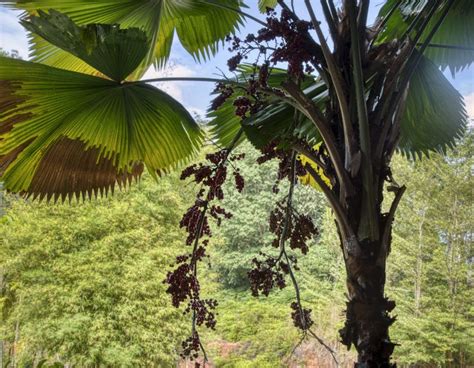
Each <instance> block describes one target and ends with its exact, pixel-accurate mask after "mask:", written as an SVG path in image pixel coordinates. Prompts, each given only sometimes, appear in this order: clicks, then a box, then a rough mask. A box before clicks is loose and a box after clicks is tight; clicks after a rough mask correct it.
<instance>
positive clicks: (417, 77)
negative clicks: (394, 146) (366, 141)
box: [399, 57, 468, 156]
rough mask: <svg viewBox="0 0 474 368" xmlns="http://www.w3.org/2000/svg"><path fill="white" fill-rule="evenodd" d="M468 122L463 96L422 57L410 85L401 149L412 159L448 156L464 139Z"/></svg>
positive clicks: (404, 115)
mask: <svg viewBox="0 0 474 368" xmlns="http://www.w3.org/2000/svg"><path fill="white" fill-rule="evenodd" d="M467 119H468V117H467V113H466V108H465V105H464V101H463V97H462V95H461V94H460V93H459V92H458V91H457V90H456V89H455V88H454V87H453V86H452V85H451V83H450V82H449V81H448V80H447V79H446V77H445V76H444V75H443V73H442V72H441V71H440V70H439V69H438V68H437V66H436V65H435V64H434V63H433V62H432V61H430V60H429V59H428V58H426V57H422V58H421V61H420V63H419V64H418V66H417V69H416V72H415V74H414V76H413V77H412V79H411V81H410V86H409V90H408V95H407V101H406V108H405V112H404V114H403V117H402V121H401V135H400V143H399V149H400V150H401V151H402V152H403V153H405V154H407V155H409V156H410V155H411V156H415V155H418V156H421V154H429V152H430V151H438V152H445V151H446V149H447V148H449V147H452V146H454V144H455V141H456V139H458V138H460V137H461V136H462V134H463V132H464V130H465V128H466V124H467Z"/></svg>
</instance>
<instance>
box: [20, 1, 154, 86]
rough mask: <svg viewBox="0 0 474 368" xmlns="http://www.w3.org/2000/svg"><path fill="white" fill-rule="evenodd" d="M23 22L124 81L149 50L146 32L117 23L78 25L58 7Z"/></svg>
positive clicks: (102, 71) (104, 71) (56, 43)
mask: <svg viewBox="0 0 474 368" xmlns="http://www.w3.org/2000/svg"><path fill="white" fill-rule="evenodd" d="M21 24H22V25H23V26H24V27H25V28H26V29H28V30H29V31H31V32H33V33H36V34H37V35H39V36H41V37H42V38H43V39H45V40H47V41H48V42H50V43H51V44H53V45H55V46H57V47H59V48H61V49H62V50H64V51H67V52H68V53H70V54H72V55H74V56H76V57H77V58H79V59H81V60H83V61H84V62H86V63H87V64H88V65H90V66H92V67H94V68H95V69H96V70H97V71H99V72H101V73H103V74H104V75H106V76H108V77H109V78H111V79H113V80H115V81H117V82H121V81H123V80H125V79H126V78H127V77H128V76H129V75H130V74H131V73H132V72H133V71H134V70H135V69H136V68H137V67H138V66H139V65H140V63H141V62H142V60H143V59H144V58H145V56H146V54H147V50H148V42H147V36H146V34H145V33H144V32H143V31H141V30H139V29H137V28H130V29H120V28H119V27H118V26H117V25H106V24H89V25H86V26H83V27H79V26H77V25H76V24H75V23H74V22H73V21H72V20H71V19H70V18H69V17H68V16H66V15H64V14H62V13H59V12H57V11H55V10H52V9H51V10H50V11H49V14H48V13H45V12H43V11H41V10H40V11H39V12H38V16H32V17H30V18H29V21H26V20H23V21H22V22H21Z"/></svg>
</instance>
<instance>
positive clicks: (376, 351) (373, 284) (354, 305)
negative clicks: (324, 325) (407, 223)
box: [339, 242, 395, 368]
mask: <svg viewBox="0 0 474 368" xmlns="http://www.w3.org/2000/svg"><path fill="white" fill-rule="evenodd" d="M381 249H383V247H382V246H381V242H375V243H372V244H362V245H361V251H360V253H359V254H357V255H354V254H352V255H351V254H349V255H348V257H347V259H346V270H347V291H348V294H347V295H348V302H347V309H346V322H345V326H344V328H343V329H341V330H340V331H339V332H340V336H341V338H342V342H343V343H344V344H345V345H346V346H347V347H348V348H350V347H351V345H354V347H355V348H356V350H357V352H358V361H357V363H356V364H355V367H357V368H376V367H377V368H379V367H380V368H392V367H395V365H394V364H392V363H390V357H391V356H392V353H393V350H394V348H395V344H394V343H392V342H391V341H390V336H389V327H390V325H392V323H393V322H394V321H395V318H392V317H390V315H389V313H390V312H391V311H392V310H393V309H394V308H395V302H393V301H391V300H389V299H388V298H386V297H385V293H384V290H385V257H382V258H383V263H381V262H380V258H379V254H378V253H379V251H380V250H381Z"/></svg>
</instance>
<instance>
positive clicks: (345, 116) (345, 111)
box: [305, 0, 354, 170]
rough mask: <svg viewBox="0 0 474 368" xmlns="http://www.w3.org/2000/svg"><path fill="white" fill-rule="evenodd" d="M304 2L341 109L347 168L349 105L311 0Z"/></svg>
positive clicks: (349, 157) (350, 134)
mask: <svg viewBox="0 0 474 368" xmlns="http://www.w3.org/2000/svg"><path fill="white" fill-rule="evenodd" d="M305 4H306V8H307V9H308V12H309V15H310V17H311V22H312V23H313V27H314V29H315V31H316V34H317V35H318V39H319V43H320V44H321V49H322V51H323V55H324V59H325V60H326V63H327V66H328V72H329V76H330V77H331V80H332V84H333V86H334V89H335V91H336V96H337V99H338V102H339V108H340V110H341V115H342V125H343V127H344V145H345V163H344V167H345V169H346V170H349V169H350V165H351V162H352V154H353V144H352V140H353V137H354V134H353V131H352V122H351V115H350V111H349V105H348V103H347V100H346V96H345V93H344V87H343V80H342V76H341V74H340V72H339V70H338V68H337V65H336V62H335V60H334V58H333V55H332V53H331V51H330V50H329V46H328V44H327V42H326V39H325V38H324V34H323V32H322V30H321V27H320V25H319V21H318V19H317V18H316V14H315V12H314V9H313V6H312V5H311V1H310V0H305ZM334 41H335V40H334Z"/></svg>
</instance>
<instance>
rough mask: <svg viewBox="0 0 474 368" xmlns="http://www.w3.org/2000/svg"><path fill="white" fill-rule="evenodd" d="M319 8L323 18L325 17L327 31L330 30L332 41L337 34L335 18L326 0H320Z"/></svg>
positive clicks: (335, 38)
mask: <svg viewBox="0 0 474 368" xmlns="http://www.w3.org/2000/svg"><path fill="white" fill-rule="evenodd" d="M321 8H322V9H323V14H324V18H326V23H327V24H328V27H329V31H330V32H331V37H332V39H333V40H334V41H336V40H337V38H338V35H339V34H338V32H337V18H334V16H333V14H332V13H331V10H330V9H329V6H328V3H327V1H326V0H322V1H321Z"/></svg>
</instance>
